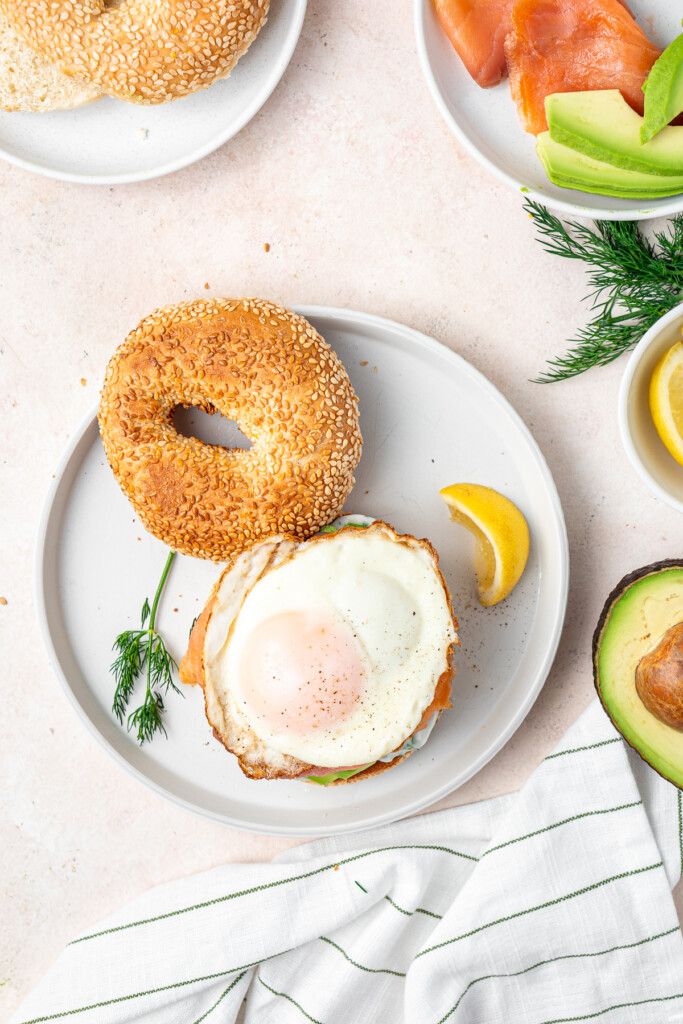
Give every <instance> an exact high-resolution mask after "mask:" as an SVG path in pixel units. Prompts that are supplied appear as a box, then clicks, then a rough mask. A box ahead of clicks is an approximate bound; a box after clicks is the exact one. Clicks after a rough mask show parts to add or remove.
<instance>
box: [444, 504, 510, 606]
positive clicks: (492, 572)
mask: <svg viewBox="0 0 683 1024" xmlns="http://www.w3.org/2000/svg"><path fill="white" fill-rule="evenodd" d="M439 494H440V495H441V497H442V498H443V500H444V501H445V502H446V504H447V505H448V508H449V510H450V513H451V519H454V520H455V522H456V523H460V524H461V525H462V526H466V527H467V529H468V530H469V531H470V532H471V533H473V534H474V536H475V537H476V540H477V546H476V548H475V553H474V568H475V571H476V573H477V581H478V584H479V600H480V602H481V604H485V605H492V604H498V602H499V601H503V600H504V599H505V598H506V597H507V596H508V594H509V593H510V592H511V591H512V589H513V587H514V586H515V585H516V584H517V582H518V581H519V578H520V576H521V575H522V573H523V572H524V566H525V565H526V560H527V558H528V555H529V527H528V526H527V523H526V519H525V518H524V516H523V515H522V513H521V512H520V511H519V509H518V508H517V506H516V505H514V504H513V503H512V502H511V501H510V499H509V498H506V497H504V496H503V495H502V494H499V493H498V491H494V490H493V488H491V487H483V486H482V485H481V484H452V485H451V486H450V487H444V488H443V490H441V491H439Z"/></svg>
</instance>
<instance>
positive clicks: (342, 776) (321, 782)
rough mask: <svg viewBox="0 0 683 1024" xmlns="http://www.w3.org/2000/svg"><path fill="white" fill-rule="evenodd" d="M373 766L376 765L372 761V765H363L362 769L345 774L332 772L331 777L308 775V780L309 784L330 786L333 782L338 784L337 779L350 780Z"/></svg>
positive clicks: (349, 769)
mask: <svg viewBox="0 0 683 1024" xmlns="http://www.w3.org/2000/svg"><path fill="white" fill-rule="evenodd" d="M371 764H375V762H374V761H371V762H370V764H363V765H361V766H360V768H348V769H347V770H346V771H343V772H330V774H329V775H307V776H306V778H307V779H308V781H309V782H317V783H318V785H319V786H329V784H330V783H331V782H336V781H337V779H350V778H351V776H352V775H358V774H359V773H360V772H364V771H365V769H366V768H369V767H370V765H371Z"/></svg>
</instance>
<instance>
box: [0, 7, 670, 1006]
mask: <svg viewBox="0 0 683 1024" xmlns="http://www.w3.org/2000/svg"><path fill="white" fill-rule="evenodd" d="M0 216H1V218H2V223H3V228H4V239H5V243H4V245H3V246H2V248H1V249H0V309H1V310H2V314H1V318H0V401H1V402H2V409H3V412H4V416H3V439H2V444H1V445H0V486H1V488H2V501H1V502H0V545H1V547H2V551H1V553H0V595H1V596H3V597H5V598H6V600H7V604H6V605H2V606H0V636H1V638H2V639H1V641H0V649H1V650H2V652H3V660H4V671H3V674H2V688H3V693H2V709H3V718H4V721H3V742H2V744H1V745H0V765H1V771H2V778H3V782H4V785H3V789H2V812H1V813H2V818H3V821H2V826H1V827H0V863H2V921H3V927H2V929H0V964H2V965H3V966H2V968H0V970H1V972H2V974H1V976H0V1011H2V1013H3V1015H4V1014H9V1012H10V1011H11V1010H12V1009H13V1008H14V1006H16V1005H17V1004H18V1003H19V1001H20V1000H21V998H22V997H23V995H24V994H25V993H26V992H27V990H28V989H29V988H30V987H31V986H32V985H33V984H34V983H35V982H36V981H37V980H38V978H39V977H40V975H41V974H42V973H43V972H44V971H45V969H46V968H47V967H48V966H49V964H50V963H51V962H52V960H53V959H54V958H55V956H56V955H57V953H58V952H59V950H60V949H61V947H62V946H63V944H64V943H65V942H67V941H68V940H69V939H71V938H72V937H73V935H74V934H75V933H76V932H77V931H79V930H80V929H82V928H84V927H86V926H87V925H89V924H91V923H92V922H94V921H96V920H97V919H98V918H100V917H102V916H103V915H104V914H106V913H108V912H110V911H112V910H114V909H115V908H116V907H118V906H120V905H121V904H122V903H124V902H125V901H126V900H128V899H130V898H131V897H132V896H134V895H135V894H137V893H139V892H141V891H142V890H144V889H146V888H148V887H149V886H151V885H154V884H156V883H158V882H161V881H164V880H166V879H171V878H175V877H179V876H181V875H184V874H188V873H190V872H194V871H198V870H202V869H204V868H208V867H210V866H212V865H214V864H219V863H223V862H226V861H234V860H249V861H260V860H267V859H269V858H270V857H272V856H273V855H274V854H275V853H276V852H278V851H279V850H282V849H284V848H285V847H287V846H290V845H293V844H294V842H295V840H287V839H282V838H278V839H269V838H266V837H263V836H252V835H247V834H241V833H236V832H231V831H228V830H226V829H223V828H220V827H218V826H215V825H211V824H208V823H206V822H203V821H200V820H198V819H195V818H194V817H191V816H189V815H187V814H185V813H183V812H182V811H180V810H177V809H175V808H174V807H172V806H169V805H167V804H166V803H165V802H163V801H162V800H160V799H159V798H157V797H156V796H154V795H153V794H151V793H149V792H147V791H146V790H145V789H143V788H142V787H141V786H139V785H138V784H137V783H136V782H134V781H133V780H132V779H130V778H129V777H128V776H126V775H125V774H124V773H123V772H122V771H121V770H120V769H119V768H118V767H117V766H116V765H115V764H114V762H113V761H111V760H110V759H109V758H108V757H107V756H106V754H105V753H104V752H103V751H102V750H100V749H99V748H98V747H97V746H96V745H95V744H94V743H93V742H92V740H91V739H90V738H89V737H88V736H87V735H86V733H85V732H84V730H83V729H82V727H81V726H80V724H79V722H78V721H77V719H76V717H75V716H74V714H73V713H72V711H71V710H70V709H69V707H68V706H67V704H66V701H65V700H64V699H63V697H62V696H61V694H60V692H59V690H58V688H57V684H56V682H55V680H54V679H53V677H52V673H51V670H50V668H49V666H48V664H47V661H46V658H45V656H44V654H43V651H42V648H41V645H40V641H39V638H38V631H37V625H36V621H35V617H34V612H33V599H32V594H31V582H30V581H31V573H32V547H33V540H34V536H35V532H36V526H37V520H38V514H39V509H40V504H41V501H42V497H43V493H44V491H45V489H46V487H47V485H48V483H49V481H50V478H51V474H52V473H53V472H54V467H55V465H56V461H57V458H58V456H59V453H60V451H61V449H62V447H63V445H64V443H65V441H66V439H67V437H68V436H69V434H70V433H71V431H72V430H73V429H74V428H75V427H76V425H77V424H78V423H79V421H80V419H81V418H82V416H83V415H84V414H85V412H86V411H87V410H88V409H89V408H90V407H91V405H92V403H93V401H94V400H95V399H96V397H97V393H98V388H99V385H100V382H101V378H102V374H103V371H104V367H105V364H106V362H107V360H108V358H109V356H110V355H111V352H112V351H113V349H114V348H115V346H116V345H117V344H118V343H119V341H121V340H122V339H123V337H124V336H125V335H126V333H127V332H128V330H129V329H130V328H131V327H133V326H134V325H135V324H136V323H137V322H138V320H139V319H140V317H141V316H143V315H144V314H145V313H147V312H149V311H150V310H151V309H152V308H154V307H156V306H159V305H162V304H164V303H168V302H177V301H179V300H181V299H189V298H193V297H196V296H202V295H228V296H233V295H250V294H256V295H261V296H265V297H269V298H273V299H275V300H277V301H279V302H282V303H284V304H287V305H291V304H295V303H316V304H326V305H333V306H347V307H349V308H356V309H361V310H366V311H369V312H373V313H378V314H380V315H383V316H387V317H391V318H393V319H396V320H399V321H402V322H404V323H406V324H409V325H410V326H412V327H415V328H417V329H418V330H422V331H424V332H426V333H427V334H430V335H432V336H434V337H435V338H437V339H438V340H439V341H442V342H444V343H445V344H446V345H449V346H450V347H452V348H453V349H454V350H455V351H457V352H459V353H460V354H461V355H462V356H464V357H465V358H466V359H468V360H470V361H471V362H472V363H473V364H474V365H475V366H476V367H477V368H478V369H480V370H482V371H483V372H484V373H485V374H487V375H488V376H489V377H490V379H491V380H492V381H493V382H494V384H496V386H497V387H498V388H500V390H501V391H502V392H503V394H504V395H505V396H506V397H507V398H509V399H510V401H511V402H512V403H513V404H514V405H515V407H516V408H517V410H518V411H519V413H520V414H521V415H522V417H523V418H524V419H525V421H526V422H527V424H528V425H529V427H530V428H531V429H532V431H533V432H534V434H535V435H536V437H537V439H538V441H539V443H540V445H541V448H542V450H543V452H544V454H545V456H546V458H547V460H548V462H549V465H550V468H551V470H552V472H553V474H554V476H555V480H556V482H557V485H558V489H559V492H560V497H561V499H562V502H563V505H564V510H565V515H566V519H567V527H568V531H569V542H570V551H571V572H572V578H571V589H570V598H569V612H568V616H567V623H566V629H565V633H564V636H563V639H562V642H561V645H560V650H559V654H558V657H557V660H556V663H555V665H554V668H553V670H552V672H551V675H550V678H549V680H548V682H547V684H546V686H545V688H544V690H543V692H542V694H541V696H540V698H539V700H538V702H537V703H536V705H535V707H534V708H533V710H532V712H531V714H530V715H529V717H528V718H527V720H526V722H525V723H524V725H523V726H522V727H521V728H520V730H519V731H518V732H517V734H516V735H515V736H514V737H513V739H512V740H511V741H510V742H509V743H508V744H507V746H506V747H505V748H504V749H503V750H502V751H501V752H500V753H499V754H498V756H497V757H496V758H495V759H494V760H493V761H492V762H491V763H490V764H489V765H488V766H487V767H486V768H485V769H484V770H483V771H481V772H480V773H479V774H478V775H477V776H476V777H475V778H474V779H472V780H471V781H470V782H469V783H467V784H466V785H465V786H463V787H462V788H461V789H460V790H458V791H457V792H456V793H453V794H452V795H451V796H450V797H449V798H447V799H446V800H443V801H441V803H440V805H439V806H448V805H452V804H459V803H465V802H468V801H472V800H481V799H483V798H486V797H489V796H493V795H495V794H498V793H503V792H508V791H510V790H513V789H516V788H518V787H519V786H520V785H521V784H522V783H523V782H524V780H525V779H526V778H527V777H528V775H529V773H530V772H531V771H532V769H533V768H534V766H535V765H536V764H537V763H538V762H539V761H540V760H541V759H542V758H543V757H544V755H545V754H546V753H548V751H549V750H550V749H551V748H552V747H553V746H554V744H555V743H556V742H557V740H558V739H559V738H560V736H561V735H562V733H563V731H564V730H565V729H566V728H567V726H568V725H569V724H570V723H571V722H572V721H573V720H574V719H575V718H576V716H577V715H578V714H579V712H580V711H581V710H582V708H583V707H584V706H585V705H586V704H587V703H588V702H589V700H590V699H591V698H592V696H593V687H592V681H591V672H590V641H591V635H592V631H593V627H594V624H595V622H596V619H597V616H598V613H599V611H600V609H601V607H602V603H603V601H604V599H605V597H606V595H607V593H608V591H609V590H610V589H611V588H612V587H613V586H614V584H615V583H616V582H617V580H618V579H619V578H620V577H621V576H622V575H623V574H624V573H625V572H627V571H628V570H630V569H632V568H634V567H636V566H640V565H643V564H646V563H648V562H651V561H654V560H656V559H660V558H665V557H671V556H679V555H680V554H681V551H680V548H679V544H680V537H681V519H680V516H679V515H678V514H677V513H676V512H674V511H673V510H671V509H669V508H667V507H665V506H664V505H663V504H661V503H660V502H658V501H657V500H656V499H655V498H654V497H651V496H650V494H649V492H648V491H647V490H646V489H645V486H644V484H642V483H641V482H640V480H639V479H638V478H637V476H636V475H635V473H634V472H633V470H632V469H631V467H630V465H629V463H628V461H627V459H626V456H625V454H624V452H623V451H622V448H621V445H620V442H619V438H618V433H617V420H616V397H617V389H618V384H619V379H620V376H621V373H622V371H623V367H624V362H623V360H621V361H619V362H616V363H614V364H613V365H612V366H610V367H607V368H605V369H602V370H594V371H592V372H591V373H590V374H588V375H586V376H584V377H580V378H578V379H575V380H573V381H569V382H567V383H564V384H561V385H554V386H539V385H537V384H532V383H530V382H529V379H530V378H532V377H533V376H535V375H536V373H537V372H538V371H539V370H540V369H541V367H542V365H543V362H544V360H545V358H546V357H548V356H550V355H552V354H556V353H558V352H560V351H561V350H562V349H563V346H564V341H565V339H566V338H567V337H568V336H569V335H570V334H571V333H572V332H573V331H574V330H575V329H576V328H577V327H578V326H579V325H580V324H582V323H583V322H584V321H585V319H586V316H587V311H586V308H585V306H582V305H581V299H582V297H583V295H584V293H585V276H584V271H583V269H582V267H581V266H580V265H578V264H576V265H574V264H568V263H565V262H563V261H561V260H559V259H554V258H551V257H549V256H547V255H546V254H544V253H543V252H542V250H541V248H540V246H539V245H538V244H537V242H536V241H535V239H534V234H533V230H532V226H531V223H530V221H529V219H528V217H527V215H526V214H525V213H524V211H523V209H522V201H521V197H520V196H519V195H516V194H515V193H514V192H513V191H511V190H508V189H506V188H505V187H504V186H503V185H500V184H498V183H497V182H496V181H495V180H494V179H492V178H490V177H488V176H487V175H486V174H485V172H484V171H482V170H481V168H480V167H479V166H478V165H477V164H476V163H475V162H474V161H473V160H472V159H471V158H469V157H468V156H467V155H466V154H465V153H464V152H463V151H462V150H460V149H459V147H458V145H457V143H456V142H455V140H454V139H453V138H452V136H451V135H450V133H449V132H448V130H447V128H446V127H445V126H444V125H443V123H442V122H441V120H440V117H439V115H438V113H437V111H436V109H435V108H434V107H433V105H432V102H431V100H430V98H429V95H428V92H427V89H426V86H425V85H424V83H423V81H422V79H421V76H420V71H419V68H418V65H417V60H416V56H415V47H414V41H413V36H412V23H411V16H410V9H409V5H408V4H394V3H391V2H390V0H376V2H375V3H373V4H371V5H369V4H363V3H360V2H359V0H349V2H348V3H345V4H339V3H333V2H332V0H310V2H309V11H308V14H307V17H306V22H305V25H304V30H303V34H302V37H301V40H300V43H299V46H298V49H297V51H296V53H295V56H294V60H293V62H292V64H291V65H290V67H289V70H288V71H287V73H286V75H285V77H284V79H283V81H282V83H281V85H280V87H279V88H278V90H277V91H276V92H275V94H274V96H273V97H272V98H271V99H270V101H269V102H268V103H267V104H266V106H265V107H264V108H263V110H262V111H261V112H260V113H259V114H258V116H257V117H256V118H255V119H254V120H253V121H252V122H251V124H250V125H249V126H248V127H247V128H246V129H244V130H243V131H242V132H241V134H240V135H239V136H238V137H237V138H235V139H234V140H233V141H232V142H231V143H229V144H228V145H227V146H225V147H224V148H223V149H221V150H219V151H218V152H217V153H215V154H213V155H212V156H211V157H209V158H207V159H206V160H204V161H203V162H201V163H200V164H197V165H195V166H194V167H191V168H188V169H186V170H184V171H181V172H179V173H177V174H175V175H173V176H171V177H169V178H165V179H162V180H160V181H158V182H151V183H147V184H141V185H128V186H121V187H118V188H111V189H110V188H87V187H84V186H76V185H64V184H60V183H58V182H52V181H49V180H45V179H40V178H36V177H32V176H31V175H28V174H26V173H23V172H22V171H20V170H17V169H15V168H12V167H9V166H5V165H0ZM266 243H268V244H269V246H270V250H269V251H266V250H265V244H266ZM206 285H208V288H207V287H205V286H206ZM447 429H448V424H447V423H445V424H444V430H447ZM472 429H473V430H480V429H485V424H473V425H472ZM462 440H463V443H466V438H464V439H462ZM455 443H457V439H456V442H455ZM106 590H107V580H106V579H103V580H102V593H103V595H105V594H106Z"/></svg>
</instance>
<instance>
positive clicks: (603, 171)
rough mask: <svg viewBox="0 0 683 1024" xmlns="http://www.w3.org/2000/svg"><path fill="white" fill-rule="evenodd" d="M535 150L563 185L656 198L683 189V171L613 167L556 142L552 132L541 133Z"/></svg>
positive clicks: (624, 196) (621, 196)
mask: <svg viewBox="0 0 683 1024" xmlns="http://www.w3.org/2000/svg"><path fill="white" fill-rule="evenodd" d="M536 153H537V154H538V157H539V159H540V161H541V163H542V164H543V168H544V170H545V173H546V174H547V175H548V178H549V179H550V181H552V182H553V184H554V185H560V186H561V187H562V188H573V189H576V190H577V191H579V192H593V193H594V194H596V195H601V196H614V197H616V198H619V199H653V198H655V199H657V198H660V197H662V196H672V195H678V193H679V192H683V174H682V175H681V176H680V177H678V178H676V177H663V176H662V175H660V174H644V173H643V172H642V171H628V170H625V169H624V168H622V167H614V166H613V165H612V164H607V163H604V161H602V160H594V159H593V158H592V157H589V156H586V155H585V154H584V153H579V152H577V151H576V150H575V149H570V148H569V146H563V145H562V143H560V142H555V141H554V140H553V139H552V138H551V137H550V132H543V133H542V134H541V135H539V136H538V139H537V142H536Z"/></svg>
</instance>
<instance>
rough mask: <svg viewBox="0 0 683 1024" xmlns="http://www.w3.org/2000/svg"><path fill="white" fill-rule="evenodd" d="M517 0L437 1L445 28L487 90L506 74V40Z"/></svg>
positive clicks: (472, 71)
mask: <svg viewBox="0 0 683 1024" xmlns="http://www.w3.org/2000/svg"><path fill="white" fill-rule="evenodd" d="M514 2H515V0H434V7H435V8H436V14H437V17H438V19H439V21H440V22H441V26H442V28H443V30H444V32H445V33H446V35H447V36H448V38H449V39H450V41H451V43H452V44H453V46H454V47H455V50H456V52H457V54H458V56H459V57H460V60H461V61H462V62H463V64H464V65H465V67H466V68H467V70H468V71H469V73H470V75H471V76H472V78H473V79H474V81H475V82H476V83H477V85H481V86H482V87H483V88H485V89H487V88H488V87H489V86H491V85H497V84H498V82H500V80H501V78H502V77H503V75H504V74H505V51H504V43H505V37H506V35H507V34H508V32H510V31H511V29H512V7H513V5H514Z"/></svg>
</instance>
